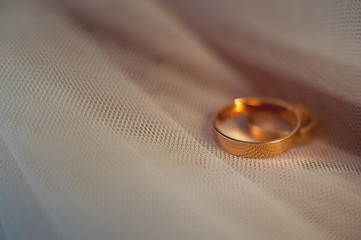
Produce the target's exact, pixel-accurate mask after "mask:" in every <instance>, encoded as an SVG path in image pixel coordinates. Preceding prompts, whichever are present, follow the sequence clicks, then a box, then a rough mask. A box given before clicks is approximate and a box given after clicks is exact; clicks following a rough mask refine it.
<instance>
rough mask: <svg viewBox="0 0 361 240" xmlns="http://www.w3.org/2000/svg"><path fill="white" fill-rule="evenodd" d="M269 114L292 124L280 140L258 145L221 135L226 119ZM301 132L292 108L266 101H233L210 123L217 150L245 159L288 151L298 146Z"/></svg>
mask: <svg viewBox="0 0 361 240" xmlns="http://www.w3.org/2000/svg"><path fill="white" fill-rule="evenodd" d="M269 114H277V115H278V116H280V117H281V118H283V119H284V120H286V121H288V122H289V123H291V124H292V126H293V129H292V131H290V132H288V133H287V134H286V135H285V136H282V137H280V138H277V139H272V140H265V141H259V142H250V141H243V140H240V139H234V138H231V137H229V136H227V135H225V134H224V133H222V132H221V131H220V126H221V124H222V123H223V122H224V121H226V120H227V119H230V118H233V117H237V116H240V115H245V116H247V117H249V116H252V117H261V116H264V115H266V116H267V115H269ZM300 128H301V117H300V114H299V113H298V112H297V111H296V110H295V109H294V107H293V106H292V105H290V104H288V103H285V102H283V101H280V100H276V99H267V98H238V99H235V100H234V102H233V103H232V104H230V105H228V106H226V107H224V108H222V109H221V110H220V111H219V112H218V113H217V114H216V116H215V117H214V119H213V132H214V138H215V141H216V143H217V144H218V146H219V147H220V148H222V149H223V150H225V151H227V152H229V153H231V154H234V155H237V156H241V157H248V158H265V157H271V156H275V155H278V154H281V153H283V152H285V151H287V150H289V149H290V148H292V147H293V146H294V145H295V144H297V143H298V141H299V136H300Z"/></svg>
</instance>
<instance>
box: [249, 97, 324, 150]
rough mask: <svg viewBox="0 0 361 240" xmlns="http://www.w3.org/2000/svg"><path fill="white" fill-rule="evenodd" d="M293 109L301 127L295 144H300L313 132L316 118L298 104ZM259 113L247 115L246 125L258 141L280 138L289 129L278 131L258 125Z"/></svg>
mask: <svg viewBox="0 0 361 240" xmlns="http://www.w3.org/2000/svg"><path fill="white" fill-rule="evenodd" d="M294 109H295V111H296V112H298V114H299V115H300V117H301V128H300V136H299V138H298V141H297V144H302V143H304V142H306V141H307V140H308V139H309V138H310V137H311V136H312V134H313V132H314V129H315V127H316V125H317V120H316V117H315V116H314V114H312V113H311V112H310V111H308V110H307V109H306V108H305V107H303V106H302V105H300V104H298V105H295V106H294ZM258 117H259V115H253V116H249V117H248V126H249V130H250V133H251V135H252V136H253V137H254V138H255V139H257V140H259V141H267V140H270V139H276V138H281V137H283V136H285V135H287V133H288V132H289V131H279V132H271V131H267V130H266V129H264V128H262V127H260V126H259V125H257V124H256V120H257V118H258Z"/></svg>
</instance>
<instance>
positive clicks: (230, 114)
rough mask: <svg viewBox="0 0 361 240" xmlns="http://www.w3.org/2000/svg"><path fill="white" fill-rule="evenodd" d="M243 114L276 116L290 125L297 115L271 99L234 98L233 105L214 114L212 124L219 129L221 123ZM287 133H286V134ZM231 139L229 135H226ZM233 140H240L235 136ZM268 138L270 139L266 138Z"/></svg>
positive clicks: (295, 121)
mask: <svg viewBox="0 0 361 240" xmlns="http://www.w3.org/2000/svg"><path fill="white" fill-rule="evenodd" d="M241 115H244V116H246V117H251V118H261V117H267V116H277V117H279V118H282V119H284V120H286V121H287V122H289V123H291V124H292V126H296V124H297V116H296V114H295V113H294V111H292V109H291V107H289V108H287V107H286V106H282V105H281V104H278V103H273V102H272V101H267V100H260V99H236V100H235V101H234V104H233V105H229V106H227V107H225V108H223V109H222V110H221V111H220V112H219V113H218V114H217V116H216V118H215V120H214V124H215V127H216V129H218V131H219V127H220V126H221V124H222V123H223V122H224V121H226V120H228V119H230V118H234V117H237V116H241ZM286 135H287V134H286ZM227 137H230V138H232V139H233V137H231V136H227ZM235 140H241V141H243V140H242V139H239V138H238V137H237V139H235ZM268 140H270V139H268Z"/></svg>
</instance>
